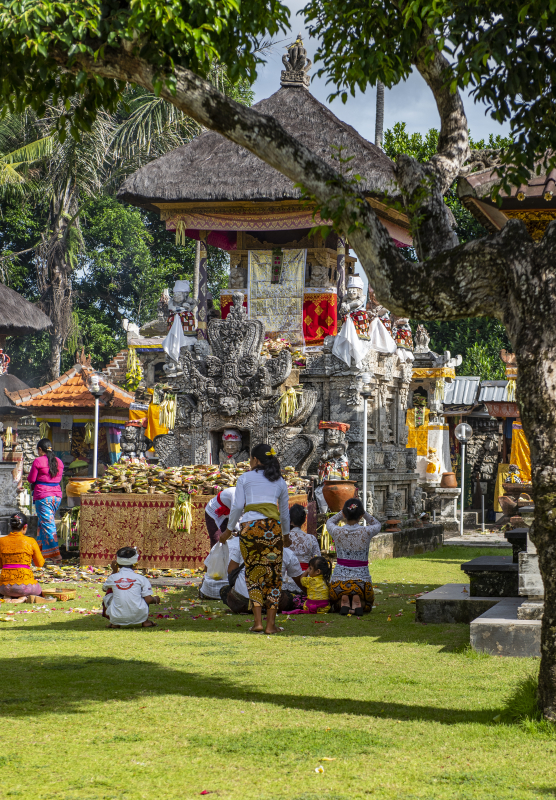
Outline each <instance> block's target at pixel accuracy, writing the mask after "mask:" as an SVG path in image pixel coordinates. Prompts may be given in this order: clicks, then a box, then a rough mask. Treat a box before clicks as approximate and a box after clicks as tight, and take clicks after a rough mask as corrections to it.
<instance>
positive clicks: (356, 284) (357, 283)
mask: <svg viewBox="0 0 556 800" xmlns="http://www.w3.org/2000/svg"><path fill="white" fill-rule="evenodd" d="M346 289H363V278H360V277H359V275H349V276H348V282H347V284H346Z"/></svg>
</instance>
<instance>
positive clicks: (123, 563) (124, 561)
mask: <svg viewBox="0 0 556 800" xmlns="http://www.w3.org/2000/svg"><path fill="white" fill-rule="evenodd" d="M116 561H117V563H118V564H119V565H120V567H131V566H132V564H137V562H138V561H139V553H135V555H134V556H132V557H131V558H122V557H121V556H116Z"/></svg>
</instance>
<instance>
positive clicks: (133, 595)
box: [102, 547, 160, 628]
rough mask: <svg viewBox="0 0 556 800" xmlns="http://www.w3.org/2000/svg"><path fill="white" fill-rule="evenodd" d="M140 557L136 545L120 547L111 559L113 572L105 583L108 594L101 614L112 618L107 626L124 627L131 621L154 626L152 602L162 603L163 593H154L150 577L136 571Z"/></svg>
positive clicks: (103, 602) (132, 623) (145, 626)
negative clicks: (156, 595)
mask: <svg viewBox="0 0 556 800" xmlns="http://www.w3.org/2000/svg"><path fill="white" fill-rule="evenodd" d="M138 561H139V553H138V552H137V550H136V548H135V547H121V548H120V549H119V550H118V552H117V553H116V561H113V562H112V565H111V566H112V574H111V575H110V577H109V578H108V580H107V581H106V583H104V584H103V587H102V588H103V591H105V592H106V597H105V598H104V600H103V601H102V616H103V617H106V618H107V619H109V620H110V625H107V627H108V628H121V627H126V628H127V626H128V625H141V626H142V627H143V628H154V627H155V623H154V622H151V621H150V620H149V618H148V617H149V606H150V605H151V604H152V603H160V597H153V590H152V587H151V584H150V581H149V579H148V578H145V576H144V575H141V574H138V573H136V572H134V570H133V566H134V564H136V563H137V562H138Z"/></svg>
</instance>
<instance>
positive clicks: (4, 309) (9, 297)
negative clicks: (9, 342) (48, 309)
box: [0, 283, 52, 336]
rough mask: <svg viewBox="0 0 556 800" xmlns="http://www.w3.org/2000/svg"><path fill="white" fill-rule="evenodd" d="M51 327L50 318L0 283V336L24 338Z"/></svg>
mask: <svg viewBox="0 0 556 800" xmlns="http://www.w3.org/2000/svg"><path fill="white" fill-rule="evenodd" d="M51 325H52V322H51V320H50V317H47V316H46V314H45V313H44V312H43V311H41V310H40V308H39V307H38V306H36V305H35V304H34V303H30V302H29V301H28V300H26V299H25V298H24V297H22V296H21V295H20V294H18V293H17V292H14V290H13V289H10V287H9V286H6V284H4V283H0V336H25V335H26V334H28V333H38V332H39V331H44V330H45V329H46V328H50V326H51Z"/></svg>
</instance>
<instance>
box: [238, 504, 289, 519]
mask: <svg viewBox="0 0 556 800" xmlns="http://www.w3.org/2000/svg"><path fill="white" fill-rule="evenodd" d="M243 511H244V512H246V511H257V512H258V513H259V514H262V515H263V517H268V519H275V520H276V522H280V512H279V511H278V507H277V506H275V505H274V503H249V505H246V506H245V508H244V509H243Z"/></svg>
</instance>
